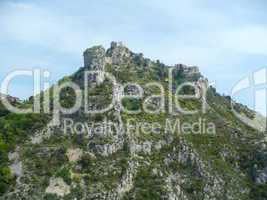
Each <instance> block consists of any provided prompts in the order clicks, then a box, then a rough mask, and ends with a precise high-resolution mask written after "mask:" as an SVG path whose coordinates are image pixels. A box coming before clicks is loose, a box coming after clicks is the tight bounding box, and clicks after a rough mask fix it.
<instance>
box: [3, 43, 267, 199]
mask: <svg viewBox="0 0 267 200" xmlns="http://www.w3.org/2000/svg"><path fill="white" fill-rule="evenodd" d="M84 65H85V66H84V68H82V69H80V70H79V71H78V72H76V73H75V74H74V75H72V76H70V77H68V79H67V80H72V81H74V82H76V83H79V84H81V85H82V83H83V81H82V80H81V79H82V77H83V76H82V75H83V73H84V71H85V70H90V71H98V72H100V73H97V74H96V75H95V76H92V77H91V79H90V81H91V82H90V83H93V82H97V84H89V86H88V88H83V90H88V92H89V94H90V95H91V96H90V100H91V104H90V106H91V107H90V108H94V109H95V108H100V107H101V106H103V105H105V104H109V101H110V98H109V97H113V99H114V100H115V105H116V106H114V107H113V108H112V109H110V110H108V111H106V112H105V113H102V114H85V113H84V112H83V110H82V109H81V110H79V111H77V112H76V113H74V114H72V115H67V116H65V115H62V116H61V120H62V124H61V125H60V126H56V127H54V126H51V124H45V125H43V126H37V127H36V128H35V131H33V130H32V129H29V128H28V127H27V128H26V129H25V130H26V131H27V130H31V131H30V133H29V134H28V136H27V137H26V139H25V138H24V139H23V140H18V141H17V143H16V145H15V146H16V148H13V150H12V148H10V154H9V158H10V161H9V165H10V168H11V169H12V172H13V174H14V177H13V178H14V181H13V182H11V183H10V187H9V189H8V190H7V191H6V192H5V193H4V194H3V195H2V197H1V199H10V200H13V199H29V200H31V199H71V200H73V199H84V200H87V199H106V200H126V199H137V200H140V199H148V200H149V199H151V200H156V199H159V200H160V199H169V200H196V199H201V200H249V199H255V200H256V199H257V200H264V199H266V189H267V187H266V166H267V156H266V141H265V140H264V137H265V134H264V133H260V132H258V131H257V130H254V129H252V128H250V127H248V126H246V125H245V124H243V123H242V122H240V121H239V120H238V119H237V118H236V117H235V115H234V114H233V113H232V112H231V106H230V101H229V98H226V97H224V96H221V95H219V94H218V93H216V91H215V89H214V88H210V87H209V86H208V85H207V80H206V79H205V78H204V77H203V76H202V75H201V74H200V72H199V69H198V68H197V67H189V66H185V65H181V64H178V65H176V66H166V65H164V64H162V63H161V62H159V61H152V60H150V59H147V58H144V57H143V55H142V54H137V53H133V52H131V51H130V50H129V49H128V48H127V47H125V46H124V45H122V44H121V43H115V42H113V43H112V44H111V47H110V48H109V49H108V50H105V49H104V48H103V47H101V46H96V47H92V48H89V49H87V50H86V51H85V52H84ZM170 68H172V69H173V73H172V77H173V78H174V80H173V86H172V87H171V91H169V92H171V93H172V92H174V91H175V89H176V88H177V87H178V85H179V84H181V83H184V82H186V81H192V82H193V83H194V84H195V85H196V86H197V87H202V86H203V85H205V88H206V89H207V96H206V97H205V98H206V100H207V103H208V108H209V109H208V111H207V112H205V113H202V112H200V113H196V114H194V115H183V114H182V113H181V112H177V113H175V114H173V113H168V112H159V113H157V114H150V113H147V112H144V110H142V108H141V105H140V99H137V100H129V99H127V98H126V99H124V101H122V104H120V103H119V101H121V97H122V95H125V94H128V93H129V94H135V93H137V89H136V88H135V87H133V86H131V87H129V88H128V89H127V90H123V89H122V86H123V84H124V83H126V82H131V83H133V82H134V83H138V84H140V85H141V86H142V87H144V88H145V89H146V90H145V91H144V95H143V96H142V97H141V100H143V101H145V99H146V98H147V97H149V96H151V95H152V94H157V93H158V90H156V89H155V88H153V87H151V88H150V87H148V86H147V85H146V84H147V83H149V82H158V83H160V84H161V85H162V86H163V87H164V89H165V88H167V87H168V86H169V80H167V78H168V70H169V69H170ZM104 71H105V72H108V73H111V74H112V75H113V76H114V77H115V78H116V80H117V84H116V85H110V82H109V81H108V80H107V79H106V76H105V74H104V73H101V72H104ZM65 80H66V79H65ZM190 91H191V90H190V88H189V89H186V90H185V91H184V92H190ZM64 92H65V93H66V94H63V97H64V98H63V100H64V101H63V103H65V104H66V102H68V100H69V98H70V97H71V96H72V95H71V93H68V92H70V91H68V90H66V91H64ZM107 94H109V95H107ZM167 96H168V94H167V93H166V94H164V97H166V99H167V100H166V101H167V102H166V105H168V104H169V103H170V100H168V98H167ZM202 96H203V94H202V95H200V97H199V98H198V99H195V100H193V101H181V102H180V103H181V105H183V108H184V109H195V108H198V107H199V106H200V104H201V103H200V101H201V99H202V98H201V97H202ZM148 102H150V103H149V104H148V105H149V106H150V107H149V108H150V109H152V110H153V109H157V108H159V107H160V105H159V104H158V99H157V98H153V99H150V101H148ZM121 106H123V107H126V108H128V109H129V110H135V111H136V110H138V109H141V111H142V112H137V113H136V114H133V115H129V114H127V113H125V112H124V111H123V110H122V107H121ZM164 109H165V107H164ZM240 110H241V112H242V107H241V108H240ZM42 117H44V116H42V115H40V116H37V117H35V118H34V120H37V119H38V120H39V119H42ZM48 117H49V116H48ZM64 118H67V119H68V120H69V119H71V120H73V124H74V125H75V124H76V125H77V124H78V125H77V127H76V128H75V127H72V128H73V130H74V132H72V131H70V130H69V131H67V132H64ZM200 118H201V119H205V122H204V123H209V122H212V123H214V124H215V125H216V133H214V134H206V129H204V128H202V129H201V130H200V131H199V132H198V133H197V134H196V133H194V131H192V130H191V132H188V133H187V134H179V131H175V132H172V131H171V129H167V130H166V129H161V128H158V127H156V128H155V130H156V132H152V131H145V129H146V128H144V127H142V128H140V127H139V128H138V131H137V130H136V129H133V128H132V126H134V124H135V123H137V122H139V123H141V122H146V123H155V122H156V123H158V124H160V125H162V126H163V127H165V126H166V120H167V122H175V121H176V120H178V121H180V122H184V123H194V122H199V119H200ZM16 120H17V121H18V118H16ZM129 120H130V121H131V122H132V123H133V124H131V125H132V126H131V128H129V127H127V126H126V124H127V123H130V122H129ZM32 121H33V120H32ZM106 121H108V122H111V123H112V124H113V125H112V126H111V127H108V131H103V129H101V126H98V125H99V124H103V123H104V122H106ZM26 122H27V121H25V120H24V124H25V123H26ZM37 122H38V123H37ZM37 122H35V123H34V124H40V121H37ZM92 123H94V125H95V126H93V127H92ZM88 124H90V125H91V126H90V125H88ZM204 125H205V124H204ZM89 126H90V127H89ZM202 126H203V125H202ZM0 127H4V126H2V125H1V123H0ZM18 127H20V126H18ZM31 127H35V126H34V125H31ZM81 127H83V128H84V130H83V131H81ZM23 128H24V126H22V128H21V129H22V130H23V131H25V130H24V129H23ZM0 141H1V140H0ZM0 144H1V143H0ZM18 163H19V165H18ZM15 165H16V166H17V167H19V171H18V170H16V169H17V167H15ZM17 172H19V173H17ZM0 175H1V173H0ZM0 177H1V176H0ZM15 180H17V181H15Z"/></svg>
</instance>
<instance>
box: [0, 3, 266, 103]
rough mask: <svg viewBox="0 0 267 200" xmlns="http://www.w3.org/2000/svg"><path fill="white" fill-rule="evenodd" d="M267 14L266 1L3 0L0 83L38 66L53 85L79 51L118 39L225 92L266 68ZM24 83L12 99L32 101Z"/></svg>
mask: <svg viewBox="0 0 267 200" xmlns="http://www.w3.org/2000/svg"><path fill="white" fill-rule="evenodd" d="M266 9H267V2H266V1H265V0H254V1H251V0H235V1H232V0H231V1H230V0H224V1H213V0H165V1H162V0H153V1H152V0H146V1H144V0H134V1H125V0H94V1H93V0H76V1H64V0H46V1H41V0H17V1H16V0H13V1H12V0H1V1H0V54H1V59H0V80H2V79H3V77H4V76H5V75H6V74H7V73H8V72H10V71H12V70H14V69H30V68H34V67H42V68H45V69H48V70H49V71H50V72H51V75H52V79H53V81H55V80H58V79H59V78H61V77H63V76H64V75H67V74H71V73H73V72H75V71H76V70H77V69H78V68H79V67H80V66H82V64H83V60H82V52H83V50H84V49H85V48H87V47H90V46H92V45H95V44H103V45H104V46H105V47H108V46H109V43H110V42H111V41H122V42H124V43H125V44H126V45H127V46H128V47H129V48H130V49H132V50H133V51H135V52H143V53H144V55H145V56H146V57H150V58H152V59H160V60H161V61H163V62H164V63H166V64H170V65H171V64H175V63H184V64H188V65H197V66H199V67H200V69H201V71H202V73H203V74H204V75H205V76H206V77H208V79H209V80H210V81H215V82H216V87H217V88H218V91H220V92H221V93H224V94H228V93H229V92H230V91H231V88H232V87H233V86H234V85H235V83H236V82H237V81H239V80H240V79H241V78H243V77H244V76H246V75H247V74H249V73H250V72H251V71H254V70H256V69H259V68H261V67H266V65H267V12H266ZM30 83H31V81H29V80H27V79H26V78H25V79H20V80H19V81H15V82H14V83H13V86H12V87H11V89H12V90H11V94H12V95H15V96H19V97H22V98H25V97H27V96H30V95H31V93H32V91H31V89H30V88H31V86H30V85H31V84H30ZM247 97H248V96H246V97H245V98H243V100H241V101H244V103H246V100H247ZM241 99H242V98H241Z"/></svg>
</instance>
